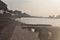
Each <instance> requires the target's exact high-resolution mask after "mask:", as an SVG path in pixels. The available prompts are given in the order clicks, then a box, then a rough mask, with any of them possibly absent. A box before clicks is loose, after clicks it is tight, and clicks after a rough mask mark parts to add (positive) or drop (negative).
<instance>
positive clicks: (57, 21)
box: [16, 17, 60, 27]
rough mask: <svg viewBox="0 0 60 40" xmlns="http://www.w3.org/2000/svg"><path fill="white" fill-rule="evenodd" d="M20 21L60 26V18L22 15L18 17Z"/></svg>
mask: <svg viewBox="0 0 60 40" xmlns="http://www.w3.org/2000/svg"><path fill="white" fill-rule="evenodd" d="M16 20H17V21H19V22H22V23H25V24H50V25H52V26H58V27H59V26H60V19H54V18H29V17H22V18H17V19H16Z"/></svg>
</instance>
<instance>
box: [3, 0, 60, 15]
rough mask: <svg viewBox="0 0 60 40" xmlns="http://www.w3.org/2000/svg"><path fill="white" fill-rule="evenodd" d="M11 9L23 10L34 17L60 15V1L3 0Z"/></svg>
mask: <svg viewBox="0 0 60 40" xmlns="http://www.w3.org/2000/svg"><path fill="white" fill-rule="evenodd" d="M2 1H4V2H5V3H6V4H7V5H8V8H9V9H12V10H21V11H23V12H26V13H28V14H30V15H33V16H48V15H58V14H60V0H2Z"/></svg>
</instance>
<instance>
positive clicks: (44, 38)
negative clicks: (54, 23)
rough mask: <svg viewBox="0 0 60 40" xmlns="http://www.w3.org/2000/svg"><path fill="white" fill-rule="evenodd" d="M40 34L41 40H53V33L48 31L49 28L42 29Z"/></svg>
mask: <svg viewBox="0 0 60 40" xmlns="http://www.w3.org/2000/svg"><path fill="white" fill-rule="evenodd" d="M38 33H39V34H38V37H39V39H40V40H51V36H50V35H51V32H50V31H49V30H48V28H40V29H39V31H38Z"/></svg>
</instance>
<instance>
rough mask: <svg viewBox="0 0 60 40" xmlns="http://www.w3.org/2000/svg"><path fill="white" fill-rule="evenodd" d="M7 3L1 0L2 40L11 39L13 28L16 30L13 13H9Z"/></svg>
mask: <svg viewBox="0 0 60 40" xmlns="http://www.w3.org/2000/svg"><path fill="white" fill-rule="evenodd" d="M7 12H8V8H7V4H5V3H4V2H3V1H1V0H0V40H10V39H9V38H10V36H11V33H12V30H14V27H15V25H14V21H13V20H12V19H11V18H12V17H11V16H12V15H11V14H9V13H7Z"/></svg>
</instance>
